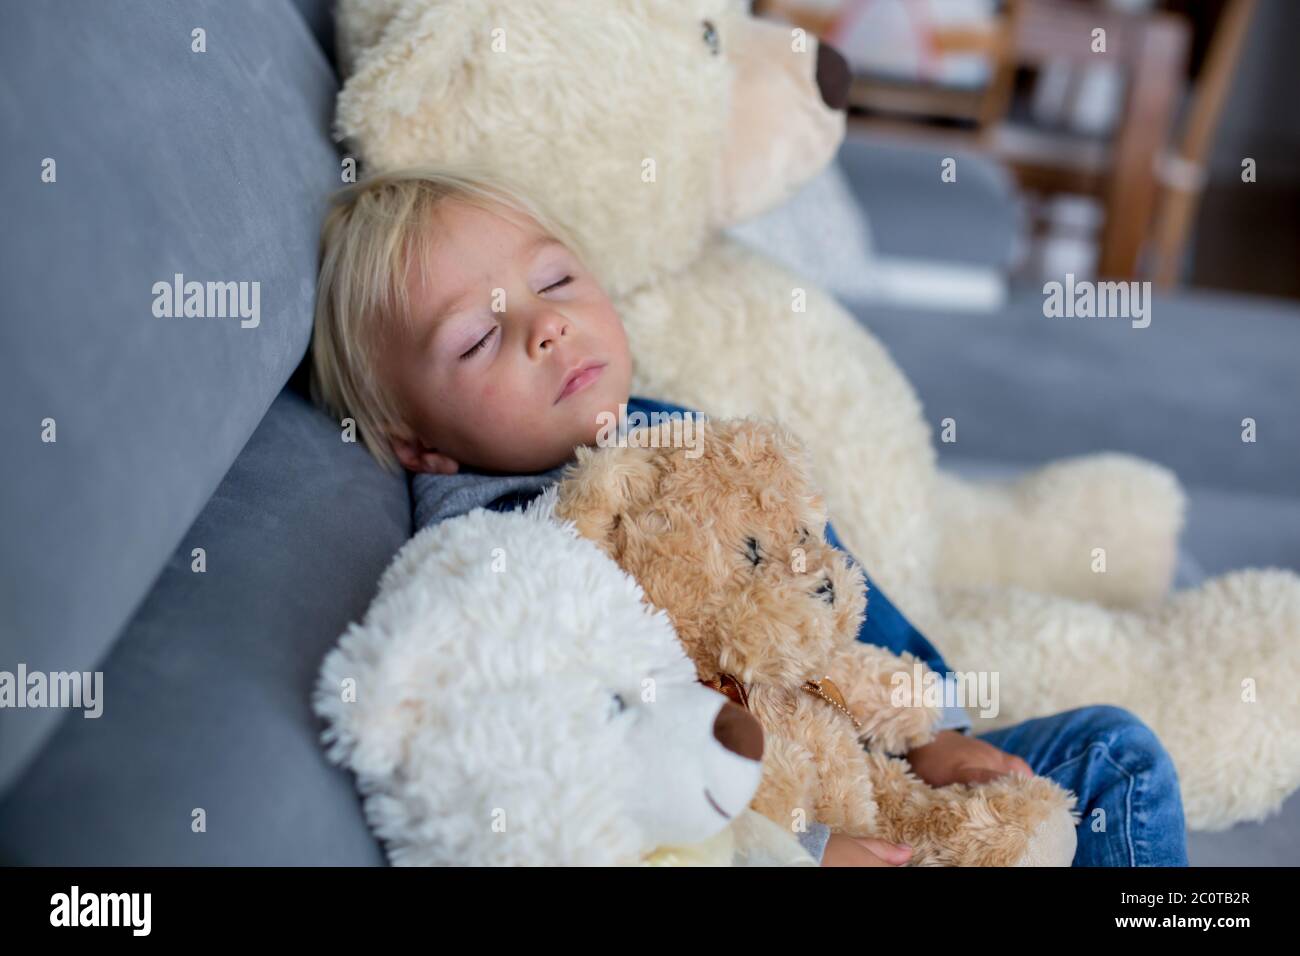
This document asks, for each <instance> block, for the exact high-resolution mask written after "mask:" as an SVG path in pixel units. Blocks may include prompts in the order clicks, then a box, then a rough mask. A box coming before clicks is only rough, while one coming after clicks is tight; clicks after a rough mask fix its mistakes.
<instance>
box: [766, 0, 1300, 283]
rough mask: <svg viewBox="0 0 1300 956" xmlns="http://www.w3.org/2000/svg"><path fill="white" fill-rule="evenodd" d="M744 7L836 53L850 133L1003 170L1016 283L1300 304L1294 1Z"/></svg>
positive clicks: (901, 1)
mask: <svg viewBox="0 0 1300 956" xmlns="http://www.w3.org/2000/svg"><path fill="white" fill-rule="evenodd" d="M754 6H755V10H756V11H757V12H759V13H760V14H761V15H763V16H765V17H770V18H774V19H780V20H785V21H788V22H790V23H792V24H795V25H799V26H802V27H805V28H806V29H808V30H809V31H810V32H813V33H815V34H816V35H817V36H819V37H821V38H824V39H826V40H827V41H829V42H830V43H831V44H832V45H834V46H835V47H836V48H837V49H839V50H840V52H841V53H843V54H844V55H845V57H846V58H847V59H848V60H849V63H850V65H851V66H852V68H853V70H854V73H855V80H854V83H853V87H852V90H851V92H850V108H851V113H852V120H851V134H853V135H858V136H864V137H870V138H871V139H872V140H873V141H875V142H884V141H894V142H899V143H909V144H927V145H930V146H932V147H934V148H935V149H939V150H956V149H961V150H966V151H973V152H976V153H979V154H980V155H983V156H987V157H990V158H992V159H995V160H997V161H999V162H1000V163H1002V164H1005V166H1006V168H1007V169H1008V170H1009V171H1010V172H1011V173H1012V174H1013V176H1014V178H1015V183H1016V187H1017V188H1016V195H1015V200H1016V202H1018V203H1019V204H1020V205H1021V207H1022V209H1023V213H1024V215H1025V221H1026V224H1027V227H1028V230H1027V233H1026V236H1025V243H1024V245H1023V247H1022V248H1020V249H1018V250H1017V258H1016V259H1015V261H1014V262H1013V263H1012V264H1011V266H1012V268H1013V269H1014V271H1015V273H1016V274H1017V275H1021V276H1024V277H1027V278H1036V277H1038V276H1040V275H1049V276H1050V275H1055V274H1058V273H1064V272H1073V273H1074V274H1075V275H1076V276H1079V277H1085V276H1091V275H1096V274H1101V275H1104V276H1106V277H1111V278H1125V279H1137V278H1141V279H1151V280H1153V281H1154V282H1156V283H1158V284H1159V285H1160V286H1161V287H1164V288H1170V287H1173V286H1178V285H1190V286H1196V287H1204V288H1213V289H1226V290H1236V291H1242V292H1255V293H1267V294H1271V295H1278V296H1288V297H1291V298H1296V297H1300V269H1297V264H1298V263H1300V235H1298V233H1297V230H1296V228H1295V222H1296V215H1297V211H1298V210H1300V106H1298V104H1297V94H1300V83H1298V81H1297V77H1300V70H1298V69H1297V66H1296V54H1297V44H1298V43H1300V3H1296V2H1294V0H1074V2H1071V0H1052V2H1044V0H757V2H756V3H755V5H754ZM1098 29H1100V30H1104V32H1105V37H1104V41H1105V46H1104V48H1102V49H1098V46H1099V44H1098V43H1096V42H1090V41H1093V40H1095V38H1094V36H1093V31H1094V30H1098ZM1246 160H1253V161H1254V164H1255V169H1254V182H1253V183H1252V184H1251V188H1249V189H1243V188H1241V187H1242V185H1243V183H1242V175H1243V162H1245V161H1246Z"/></svg>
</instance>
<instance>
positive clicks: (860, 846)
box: [822, 833, 912, 866]
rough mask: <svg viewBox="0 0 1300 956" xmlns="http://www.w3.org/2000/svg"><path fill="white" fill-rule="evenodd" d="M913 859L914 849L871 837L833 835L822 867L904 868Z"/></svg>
mask: <svg viewBox="0 0 1300 956" xmlns="http://www.w3.org/2000/svg"><path fill="white" fill-rule="evenodd" d="M911 857H912V848H911V847H910V846H907V845H906V844H903V843H890V842H889V841H887V840H875V839H872V838H870V837H851V836H849V835H848V834H847V833H832V834H831V835H830V838H829V839H828V840H827V841H826V849H825V850H824V851H822V866H902V865H903V864H904V863H906V862H907V861H908V860H909V859H911Z"/></svg>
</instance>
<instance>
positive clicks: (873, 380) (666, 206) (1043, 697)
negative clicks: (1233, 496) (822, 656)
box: [338, 0, 1300, 828]
mask: <svg viewBox="0 0 1300 956" xmlns="http://www.w3.org/2000/svg"><path fill="white" fill-rule="evenodd" d="M341 7H342V11H341V20H340V30H341V37H340V40H341V43H342V44H343V46H344V47H345V48H346V49H347V51H348V53H347V58H346V59H345V61H344V62H345V63H354V64H355V69H354V70H350V71H349V73H350V75H349V76H348V77H347V82H346V85H345V88H344V90H343V93H342V95H341V96H340V99H339V109H338V130H339V132H340V134H342V135H345V136H347V137H348V138H349V140H350V141H351V145H352V147H353V148H354V149H356V150H357V151H358V152H359V153H360V155H361V156H362V157H363V159H364V160H365V161H366V162H367V163H368V164H369V168H371V169H376V168H383V167H387V166H392V165H401V164H406V163H410V162H415V161H424V162H438V161H443V162H454V163H481V164H483V165H485V166H486V167H488V168H489V169H495V170H499V171H501V172H502V173H503V174H506V175H509V176H510V177H512V178H513V179H515V180H516V181H518V182H520V183H522V184H523V185H524V187H525V188H526V189H527V190H528V191H529V192H531V193H532V194H534V195H536V196H538V197H540V198H544V199H545V200H546V202H547V203H548V205H549V207H550V210H551V212H552V213H553V214H554V215H555V216H556V217H557V218H558V219H559V220H560V221H562V222H564V223H565V224H566V225H567V226H568V227H569V228H570V229H571V230H573V231H574V232H575V233H577V234H578V236H579V237H580V239H581V241H582V243H583V246H584V249H583V250H582V251H583V252H584V253H585V254H586V255H587V256H588V257H589V264H590V265H592V267H593V268H594V269H595V270H596V272H597V274H598V275H600V276H601V278H602V281H603V282H604V283H605V285H606V287H607V288H608V289H609V290H610V292H611V294H612V295H614V296H615V297H616V305H617V307H618V308H619V310H620V312H621V314H622V316H623V319H624V323H625V325H626V327H627V330H628V334H629V339H630V341H631V344H632V350H633V355H634V357H635V362H636V375H635V377H634V380H633V391H634V392H636V393H639V394H644V395H650V396H653V397H657V398H662V399H666V400H670V401H675V402H680V403H683V404H687V405H692V406H695V407H697V408H699V409H701V410H703V411H705V412H707V413H710V414H714V415H719V416H723V415H728V416H729V415H750V414H753V415H761V416H768V417H774V418H777V419H779V420H780V421H782V422H783V423H784V424H786V425H787V426H789V427H790V428H791V429H792V430H793V431H795V432H796V433H797V434H799V435H800V436H801V437H802V438H803V439H804V440H805V442H806V443H807V444H808V446H809V448H810V450H811V452H812V455H813V460H814V469H815V473H816V477H817V479H818V481H819V482H820V484H821V485H822V487H823V488H824V489H825V492H826V498H827V502H828V504H829V509H830V514H831V516H832V519H833V521H834V523H835V525H836V528H837V529H838V530H839V531H840V533H841V536H842V537H843V539H844V541H845V543H846V544H847V545H848V547H849V548H850V550H851V551H853V552H854V554H855V555H856V556H857V557H858V558H859V559H860V560H861V561H862V562H863V564H864V565H865V567H866V568H867V569H868V570H869V572H870V573H871V575H872V577H874V578H875V579H876V580H877V581H878V582H879V584H880V585H881V587H882V588H883V589H884V590H885V591H886V592H887V593H888V594H889V595H890V597H891V598H892V599H894V600H895V601H896V602H897V603H898V604H899V605H900V607H901V608H902V609H903V610H904V611H905V612H906V613H907V614H908V615H909V616H910V617H911V618H912V619H913V620H914V621H915V622H916V623H917V624H918V626H920V627H921V628H922V629H923V630H924V631H926V632H927V633H928V635H929V636H930V637H931V638H932V640H933V641H934V643H935V644H936V645H937V646H938V647H939V648H941V649H942V650H943V651H944V652H945V655H946V656H947V658H948V660H949V662H950V663H951V664H952V665H953V666H954V667H958V668H961V669H985V670H989V669H996V670H998V671H1000V673H1001V689H1002V699H1003V714H1004V716H1005V715H1010V714H1015V715H1017V716H1020V717H1029V716H1034V715H1039V714H1044V713H1050V712H1055V711H1059V710H1062V709H1065V708H1067V707H1069V706H1073V704H1074V703H1075V702H1086V703H1109V704H1115V705H1120V706H1124V707H1127V708H1129V709H1130V710H1132V711H1134V712H1135V713H1137V714H1138V715H1139V716H1141V717H1143V718H1144V719H1146V720H1147V722H1148V723H1150V725H1151V726H1152V728H1153V729H1154V730H1156V732H1157V733H1158V734H1159V735H1160V737H1161V738H1162V739H1163V740H1165V742H1166V744H1167V745H1168V746H1169V749H1170V751H1171V752H1172V754H1173V756H1174V758H1175V760H1176V762H1177V764H1178V769H1179V772H1180V775H1181V779H1182V782H1183V796H1184V800H1185V802H1186V806H1187V811H1188V812H1187V816H1188V821H1189V824H1190V825H1191V826H1192V827H1194V828H1216V827H1222V826H1226V825H1228V824H1230V823H1232V822H1234V821H1237V820H1242V819H1254V818H1259V817H1261V816H1263V815H1264V814H1265V813H1267V812H1268V811H1270V810H1272V809H1274V808H1276V807H1277V806H1278V804H1279V803H1280V801H1281V799H1282V798H1283V797H1284V796H1285V795H1286V794H1287V793H1289V792H1291V791H1292V790H1294V789H1295V788H1296V787H1297V785H1300V760H1297V759H1296V754H1295V752H1294V749H1293V744H1292V743H1291V742H1290V740H1289V739H1287V735H1288V734H1293V733H1294V730H1293V729H1294V728H1295V727H1296V726H1298V725H1300V703H1298V702H1297V700H1296V695H1295V693H1294V692H1287V691H1286V690H1285V688H1296V687H1298V686H1300V620H1298V619H1297V615H1296V612H1295V607H1296V605H1297V603H1298V601H1300V598H1298V596H1300V579H1298V578H1297V577H1296V576H1295V575H1292V574H1288V573H1282V572H1276V573H1268V574H1259V575H1246V576H1244V577H1242V576H1230V577H1229V578H1226V579H1222V580H1220V581H1218V582H1211V583H1209V584H1207V585H1206V586H1205V587H1203V588H1202V589H1200V590H1199V591H1198V592H1196V593H1195V594H1193V595H1191V596H1180V597H1178V598H1176V599H1175V600H1174V601H1173V602H1172V603H1168V604H1165V603H1163V602H1165V601H1166V597H1167V592H1168V588H1169V584H1170V580H1171V575H1172V569H1173V564H1174V559H1175V555H1176V550H1177V537H1178V534H1179V533H1180V531H1181V527H1182V509H1183V501H1182V494H1181V491H1180V490H1179V489H1178V485H1177V482H1176V481H1175V479H1174V478H1173V476H1172V475H1170V474H1169V473H1168V472H1167V471H1166V470H1165V469H1162V468H1160V467H1158V466H1156V465H1153V464H1150V463H1147V462H1143V461H1140V460H1138V459H1135V458H1130V457H1125V456H1115V455H1096V456H1089V457H1085V458H1080V459H1074V460H1071V461H1067V462H1057V463H1053V464H1051V465H1049V466H1047V467H1046V468H1044V469H1043V470H1041V471H1039V472H1038V473H1036V474H1035V475H1032V476H1030V477H1029V478H1027V479H1025V480H1023V481H1021V482H1019V483H1002V484H993V485H982V484H973V483H969V482H963V481H959V480H957V479H956V478H953V477H951V476H944V475H941V474H940V473H939V472H938V471H937V469H936V467H935V452H934V448H933V445H932V439H931V429H932V427H933V425H934V423H933V422H931V421H929V420H927V418H926V417H925V416H924V414H923V412H922V408H921V405H920V402H919V400H918V398H917V396H916V394H915V392H914V390H913V389H912V387H911V385H910V383H909V382H908V381H907V379H906V378H905V377H904V376H903V374H902V372H901V371H900V370H899V369H898V367H897V366H896V365H895V364H894V362H893V361H892V359H891V358H890V357H889V355H888V353H887V352H886V351H885V350H884V349H883V348H882V347H881V345H880V343H879V342H878V341H877V340H876V339H875V338H874V337H873V336H872V334H871V333H870V331H868V329H867V328H865V327H864V326H863V325H861V324H859V323H858V322H857V321H856V320H855V319H854V318H853V317H852V316H851V315H849V314H848V313H847V312H845V311H844V310H843V309H842V308H840V307H839V306H838V305H837V304H836V303H835V302H834V300H832V299H831V298H830V297H829V296H827V295H825V294H823V293H821V292H819V291H818V290H817V289H816V288H814V287H812V286H811V285H810V284H809V283H807V282H805V281H803V280H802V279H801V278H800V277H799V276H797V275H794V274H791V273H790V272H788V271H787V270H785V269H782V268H780V267H779V266H777V265H776V264H774V263H773V262H772V261H770V260H769V259H767V258H765V257H763V256H762V255H760V254H758V253H756V252H754V251H752V250H750V249H747V248H745V247H744V246H742V245H741V244H739V243H737V242H735V241H733V240H729V239H726V238H722V237H720V236H719V235H718V230H719V229H721V228H723V227H725V226H726V225H728V224H729V223H728V222H727V221H725V210H726V209H728V208H730V204H729V203H727V202H720V201H719V198H718V197H719V196H723V195H728V196H729V195H731V194H732V192H733V190H734V189H735V183H736V176H737V175H738V173H737V166H736V164H737V163H738V162H744V160H745V159H746V158H748V159H749V161H750V162H752V163H766V162H768V161H769V160H770V158H771V156H778V155H780V156H788V155H789V153H788V151H786V150H785V146H788V143H783V142H777V140H779V139H780V138H781V137H783V136H785V135H786V131H787V130H788V131H789V135H790V136H791V137H795V138H797V141H799V142H805V141H809V137H810V136H813V135H814V134H815V133H816V132H817V131H818V130H820V129H824V128H829V127H826V126H824V125H823V124H822V120H823V119H824V117H821V116H819V115H818V114H817V108H818V104H817V102H816V91H815V88H813V87H811V86H810V85H809V83H808V82H807V76H808V71H809V69H810V67H809V63H810V61H808V60H806V59H804V60H800V59H798V58H797V57H786V56H784V55H778V52H779V51H776V48H775V47H769V46H764V47H763V48H762V51H761V56H758V58H759V59H761V60H763V61H764V62H766V63H767V64H768V71H769V72H770V73H772V74H773V75H774V76H777V78H778V79H779V80H780V81H781V82H772V83H766V82H765V83H763V84H758V85H755V84H737V85H734V86H733V81H734V80H735V78H736V77H737V76H738V75H743V71H744V70H745V69H751V70H752V68H753V63H754V61H755V59H756V52H755V51H756V50H757V49H758V46H757V43H758V40H756V39H755V38H756V37H759V36H760V31H761V30H763V29H766V30H769V31H770V30H771V29H774V28H773V27H771V26H770V25H769V26H767V27H761V28H760V27H759V26H758V25H756V24H755V23H754V22H753V21H752V20H750V19H749V18H748V17H747V15H746V13H745V5H744V4H742V3H739V2H734V0H609V2H607V3H602V4H600V10H599V12H593V8H592V5H591V4H590V3H588V2H586V0H509V2H499V0H344V2H343V3H342V5H341ZM704 20H709V21H711V22H712V23H713V24H714V26H715V28H716V32H717V35H718V36H719V37H720V49H721V55H718V56H714V55H711V54H710V53H709V52H708V51H707V50H706V49H704V48H703V47H702V45H701V36H702V30H701V24H702V23H703V21H704ZM350 25H353V26H350ZM498 30H500V31H504V33H501V34H499V35H501V36H504V38H505V40H506V48H505V50H504V51H494V50H492V48H491V44H492V41H493V38H494V31H498ZM770 39H771V35H770V33H768V34H766V37H765V38H764V39H763V40H762V42H763V43H764V44H766V43H768V42H769V41H770ZM755 91H757V92H755ZM754 96H760V97H767V98H768V101H767V102H754V101H753V97H754ZM745 97H748V98H749V99H744V98H745ZM737 104H741V105H737ZM742 106H743V109H742ZM738 117H739V118H740V119H741V120H743V122H737V118H738ZM746 123H748V124H750V125H748V126H747V125H746ZM754 124H757V127H758V131H759V132H760V133H763V134H764V135H766V136H767V137H768V138H767V139H766V140H764V139H763V136H759V135H754V133H755V127H754ZM741 140H743V143H741V145H743V146H744V147H745V148H744V149H741V150H739V152H737V144H738V142H740V141H741ZM836 142H837V141H835V142H831V143H830V144H829V146H830V148H829V149H826V148H825V147H826V144H825V143H820V144H818V148H817V149H815V150H805V151H804V152H805V154H806V155H809V156H812V157H813V158H815V159H816V160H817V162H819V163H820V162H824V161H825V159H828V158H829V157H830V155H832V153H833V148H834V146H835V145H836ZM769 146H770V147H771V151H770V153H769V152H768V147H769ZM737 155H739V156H740V157H741V158H740V159H739V160H738V159H737V158H736V157H737ZM646 158H653V159H655V160H656V164H657V171H658V176H657V179H656V181H655V182H654V183H647V182H644V181H643V179H642V176H641V173H642V161H643V160H644V159H646ZM753 172H754V170H753V169H752V168H746V169H745V170H744V173H745V175H744V177H743V178H744V181H745V182H756V181H760V179H759V177H755V176H754V175H753ZM803 172H804V173H809V172H810V171H808V170H804V171H803ZM799 174H800V170H798V169H795V168H793V167H789V166H783V165H780V164H776V165H772V166H771V167H770V169H769V175H768V176H767V183H768V184H769V189H770V192H771V195H772V196H773V198H778V197H779V196H780V195H782V194H783V190H784V191H788V190H790V189H793V188H795V187H796V186H797V185H798V182H795V181H793V177H797V176H798V175H799ZM805 178H806V177H805ZM796 290H804V291H805V292H806V294H807V302H806V309H805V310H804V311H802V312H795V311H793V309H792V298H793V296H794V294H795V292H796ZM868 321H869V317H868ZM942 347H943V346H942V343H941V342H938V341H937V342H936V355H940V356H941V354H942ZM1096 547H1104V548H1105V549H1106V551H1107V561H1108V568H1107V572H1106V573H1105V574H1096V573H1093V571H1092V567H1091V554H1092V549H1093V548H1096ZM1246 582H1252V583H1249V584H1247V583H1246ZM971 593H978V594H979V595H980V597H979V600H978V604H977V605H972V604H971V600H972V599H971V598H970V594H971ZM1086 602H1100V603H1086ZM1106 604H1109V605H1112V606H1130V607H1148V608H1152V610H1149V611H1146V612H1142V613H1131V612H1127V611H1108V610H1106V609H1105V608H1104V607H1103V606H1102V605H1106ZM975 608H978V614H976V610H975ZM1170 622H1176V623H1170ZM1261 627H1262V628H1263V630H1262V632H1261V630H1260V628H1261ZM1206 635H1213V639H1208V638H1207V637H1206ZM1189 642H1190V643H1189ZM1081 647H1082V648H1088V649H1090V650H1089V653H1088V656H1087V668H1088V670H1087V673H1086V674H1085V675H1079V674H1078V673H1077V671H1078V669H1079V668H1080V667H1082V666H1083V664H1082V662H1081V661H1080V660H1079V658H1078V656H1077V655H1078V652H1077V651H1076V650H1075V649H1076V648H1081ZM1246 670H1249V671H1250V672H1251V673H1252V674H1253V673H1255V672H1258V673H1259V674H1260V675H1261V677H1262V675H1263V674H1264V673H1265V672H1267V675H1268V684H1269V686H1270V687H1271V688H1274V689H1273V690H1272V691H1271V692H1270V693H1268V694H1261V695H1260V698H1259V701H1258V703H1255V704H1253V705H1249V706H1248V707H1247V706H1243V707H1242V708H1241V709H1239V710H1237V711H1233V712H1232V713H1231V718H1232V719H1227V717H1228V712H1227V711H1226V710H1225V708H1229V707H1230V706H1232V705H1230V704H1229V703H1227V700H1228V697H1229V695H1233V694H1237V693H1239V691H1238V689H1237V684H1238V677H1239V676H1241V677H1244V676H1248V675H1247V674H1246V673H1244V671H1246ZM1211 715H1212V716H1211Z"/></svg>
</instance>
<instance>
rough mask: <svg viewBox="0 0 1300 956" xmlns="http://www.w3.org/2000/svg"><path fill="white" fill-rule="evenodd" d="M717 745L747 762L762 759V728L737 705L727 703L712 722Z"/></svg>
mask: <svg viewBox="0 0 1300 956" xmlns="http://www.w3.org/2000/svg"><path fill="white" fill-rule="evenodd" d="M713 736H714V738H716V739H717V741H718V743H720V744H722V746H724V747H726V748H727V749H728V750H730V751H731V752H732V753H734V754H738V755H739V756H741V757H744V758H745V759H747V760H754V761H758V760H762V759H763V726H762V724H760V723H759V722H758V720H757V718H755V717H754V715H753V714H751V713H750V712H749V711H747V710H745V709H744V708H743V707H741V706H740V705H739V704H733V703H732V702H731V701H727V702H726V703H725V704H723V705H722V709H721V710H719V711H718V716H717V717H716V718H714V721H713Z"/></svg>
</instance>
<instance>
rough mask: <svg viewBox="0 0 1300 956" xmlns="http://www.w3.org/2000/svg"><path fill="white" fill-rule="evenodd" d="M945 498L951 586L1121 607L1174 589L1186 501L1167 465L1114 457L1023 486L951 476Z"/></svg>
mask: <svg viewBox="0 0 1300 956" xmlns="http://www.w3.org/2000/svg"><path fill="white" fill-rule="evenodd" d="M935 494H936V497H937V504H936V508H937V510H938V522H939V527H940V529H941V530H940V546H939V560H938V567H937V570H936V581H937V582H938V586H939V587H940V588H941V589H942V588H962V587H978V586H983V585H989V584H996V585H1015V586H1019V587H1024V588H1027V589H1029V590H1031V591H1040V592H1042V593H1045V594H1059V595H1062V596H1064V597H1073V598H1078V599H1080V600H1092V601H1098V602H1100V603H1102V604H1106V605H1110V606H1113V607H1134V606H1139V605H1144V604H1148V603H1150V602H1153V601H1156V600H1160V599H1163V598H1164V597H1165V596H1166V595H1167V594H1168V592H1169V586H1170V583H1171V582H1172V580H1173V573H1174V566H1175V562H1176V560H1177V557H1178V536H1179V534H1180V533H1181V531H1182V527H1183V512H1184V507H1185V496H1184V494H1183V491H1182V488H1181V487H1180V486H1179V484H1178V480H1177V479H1176V478H1175V477H1174V475H1173V473H1172V472H1170V471H1169V470H1168V469H1166V468H1163V467H1161V466H1159V465H1156V464H1153V463H1151V462H1147V461H1143V460H1142V459H1139V458H1135V457H1133V456H1131V455H1121V454H1113V453H1107V454H1099V455H1087V456H1082V457H1078V458H1072V459H1067V460H1065V461H1060V462H1054V463H1052V464H1050V465H1047V466H1045V467H1043V468H1039V469H1037V470H1035V471H1033V472H1030V473H1029V474H1027V475H1025V476H1023V477H1021V478H1018V479H1015V480H1013V481H992V482H978V483H977V482H970V481H966V480H963V479H961V478H958V477H956V476H954V475H949V474H945V473H942V472H941V473H940V475H939V480H938V483H937V485H936V492H935Z"/></svg>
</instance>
